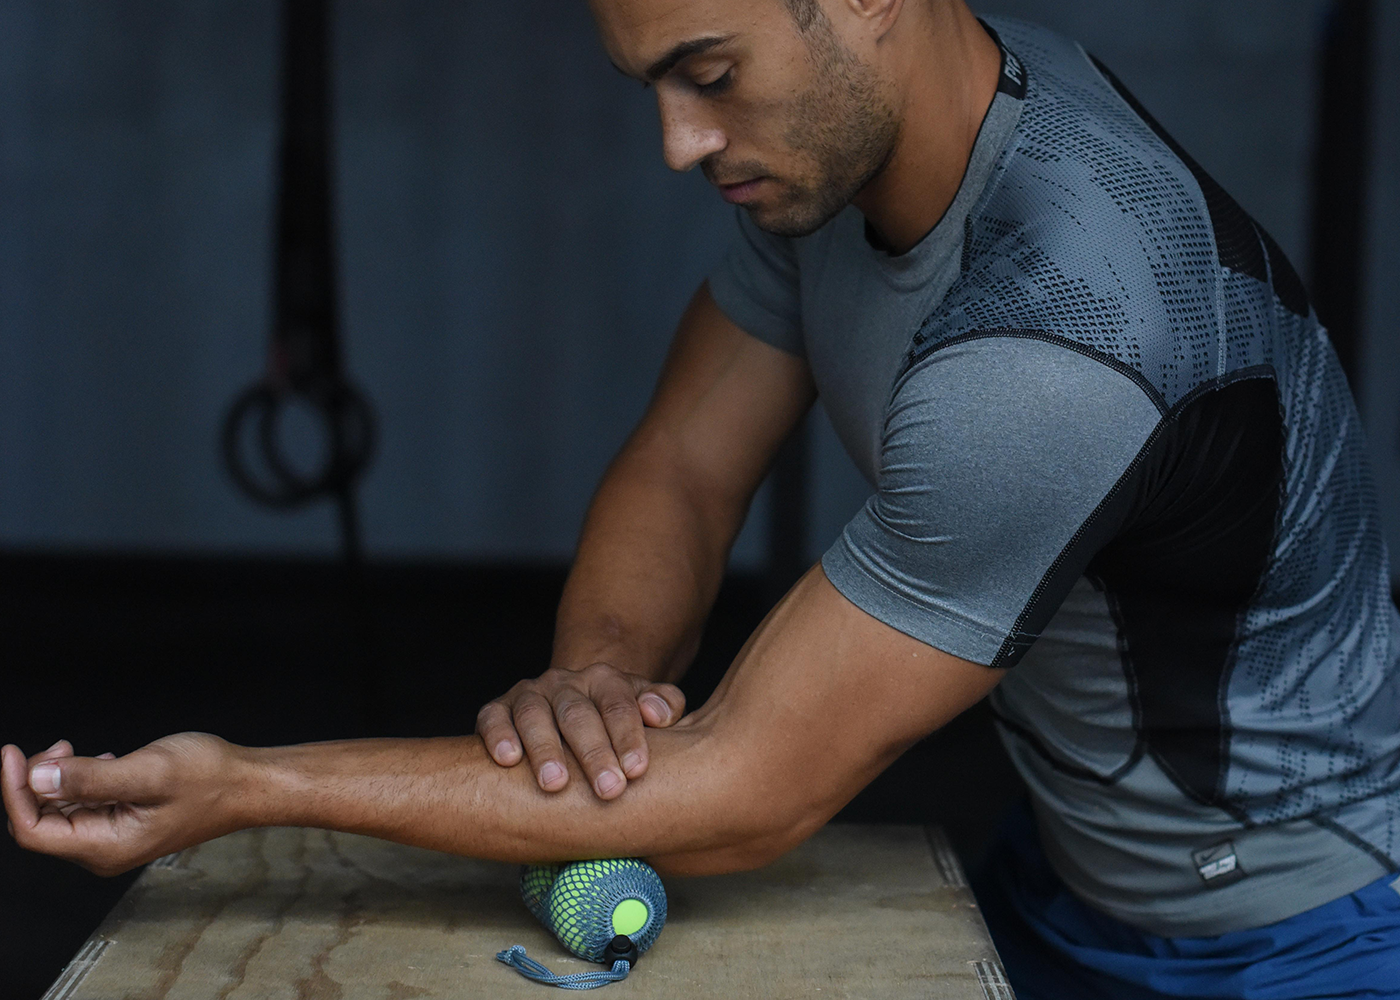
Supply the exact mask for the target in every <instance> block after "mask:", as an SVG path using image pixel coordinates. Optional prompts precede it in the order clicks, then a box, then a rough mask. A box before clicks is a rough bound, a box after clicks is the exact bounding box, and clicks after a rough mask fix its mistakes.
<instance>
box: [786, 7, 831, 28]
mask: <svg viewBox="0 0 1400 1000" xmlns="http://www.w3.org/2000/svg"><path fill="white" fill-rule="evenodd" d="M783 5H784V6H785V7H787V9H788V13H790V14H791V15H792V19H793V20H794V21H796V22H797V28H798V30H799V31H806V30H807V29H808V28H810V27H811V26H812V25H814V24H816V23H817V21H818V20H820V19H821V18H823V17H825V16H826V12H825V11H823V10H822V5H821V0H783Z"/></svg>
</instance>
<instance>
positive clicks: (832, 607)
mask: <svg viewBox="0 0 1400 1000" xmlns="http://www.w3.org/2000/svg"><path fill="white" fill-rule="evenodd" d="M1000 676H1001V675H1000V672H997V671H992V670H989V669H987V668H985V667H981V666H977V665H975V664H972V663H968V662H966V661H963V660H959V659H957V658H955V657H951V656H948V655H947V654H944V653H941V652H939V651H937V650H935V649H932V648H931V647H929V646H926V645H924V644H922V643H920V642H918V641H916V640H914V639H911V638H909V637H908V636H905V635H903V634H901V633H899V632H896V631H895V630H893V629H891V628H889V627H888V626H886V625H884V624H882V623H880V622H879V621H877V620H876V619H874V618H871V617H870V616H868V615H866V614H865V613H864V612H862V611H860V610H859V609H858V608H856V607H855V606H854V605H852V604H851V603H850V602H849V601H847V600H846V599H845V598H844V597H842V596H841V594H840V593H839V592H838V591H836V589H835V588H834V587H832V586H831V584H830V583H829V582H828V581H827V580H826V578H825V576H823V575H822V573H821V570H820V569H819V568H816V569H813V570H812V571H811V572H810V573H808V574H807V576H806V577H804V579H803V580H802V581H801V582H800V583H799V584H798V585H797V587H796V588H794V590H793V591H792V593H790V594H789V595H788V597H787V598H785V599H784V600H783V602H782V603H781V604H779V606H778V607H777V608H776V609H775V610H774V612H773V613H772V614H771V615H770V616H769V617H768V619H767V620H766V621H765V622H764V624H763V625H762V626H761V627H760V628H759V630H758V631H757V632H756V633H755V634H754V636H753V637H752V638H751V639H750V641H749V643H748V645H747V646H746V647H745V648H744V650H743V652H742V653H741V654H740V655H739V657H738V659H737V660H736V661H735V662H734V664H733V666H732V667H731V668H730V671H729V673H728V674H727V675H726V677H725V680H724V682H723V683H722V684H721V686H720V689H719V690H718V691H717V692H716V693H715V695H714V697H713V698H712V699H711V700H710V701H709V702H708V703H707V704H706V705H705V706H704V707H703V708H702V709H700V710H699V711H697V712H695V713H694V714H693V715H691V716H689V717H687V718H686V719H685V720H683V722H682V723H680V724H678V725H676V726H675V727H673V728H671V729H667V730H663V731H660V732H657V733H655V734H654V735H653V737H652V739H653V741H654V756H653V760H652V767H651V770H650V772H649V773H648V774H647V776H646V777H645V778H644V779H641V780H638V781H636V782H635V783H634V786H633V787H632V789H631V790H630V791H629V793H628V795H626V796H625V797H623V798H621V799H617V800H615V801H611V802H604V801H601V800H599V799H598V798H597V797H596V796H595V795H593V793H592V792H591V791H590V790H589V789H588V788H586V787H584V785H583V783H582V782H575V783H573V785H572V786H571V787H570V788H569V789H568V790H567V791H566V792H564V793H561V794H549V793H545V792H543V791H542V790H541V789H540V788H539V787H538V786H537V785H536V783H535V781H534V780H533V778H532V776H531V775H529V774H528V773H526V772H525V771H524V770H523V769H520V768H515V769H504V768H500V767H498V766H497V765H496V764H494V763H493V762H492V761H491V760H490V759H489V757H488V756H487V755H486V752H485V749H484V747H483V745H482V743H481V741H480V740H479V739H477V738H476V737H461V738H449V739H440V740H370V741H353V742H344V743H323V744H309V745H305V746H299V747H287V748H276V749H268V750H250V749H246V748H240V747H233V746H230V745H229V744H226V743H223V742H222V741H219V740H217V739H215V738H213V737H203V736H195V735H186V736H182V737H173V738H169V739H167V740H164V741H159V742H158V743H156V744H153V745H152V746H151V747H148V748H146V749H143V750H139V751H137V752H136V753H133V754H130V755H128V756H126V757H122V758H119V759H117V760H112V761H100V760H95V759H89V758H76V757H63V758H62V759H52V758H50V759H48V760H44V761H36V762H27V761H25V759H24V758H23V756H22V755H21V754H20V752H19V751H18V750H17V749H16V748H15V747H6V748H5V749H4V771H3V791H4V799H5V807H6V810H7V812H8V814H9V817H10V824H11V829H12V831H13V834H14V836H15V839H16V840H17V841H18V842H19V843H20V845H21V846H23V847H26V848H28V849H30V850H36V851H42V852H44V853H48V854H54V855H58V856H60V857H66V858H69V859H70V860H73V861H76V862H78V863H80V864H83V865H85V866H86V867H89V868H91V869H93V870H95V871H98V872H100V873H104V874H115V873H117V872H120V871H123V870H125V869H127V868H130V867H132V866H134V865H137V864H141V863H143V862H146V861H150V860H152V859H153V858H156V857H159V856H161V855H163V854H167V853H170V852H171V851H174V850H178V849H180V848H183V847H187V846H190V845H192V844H194V843H198V842H200V841H203V840H206V839H209V838H211V837H215V836H219V835H221V834H223V833H227V832H230V831H232V830H236V829H239V828H243V827H251V826H264V825H304V826H314V827H323V828H329V829H336V830H344V831H350V832H357V833H366V834H371V835H373V836H377V837H382V838H385V839H388V840H394V841H398V842H401V843H407V844H415V845H419V846H423V847H429V848H434V849H438V850H443V851H449V852H453V853H457V854H464V855H470V856H474V857H482V858H494V859H499V860H505V861H547V860H567V859H575V858H584V857H601V856H626V855H640V856H645V857H649V858H651V859H652V860H653V861H654V862H655V863H656V864H657V865H658V866H659V867H660V868H661V869H662V870H663V871H669V872H673V873H689V874H699V873H714V872H723V871H734V870H740V869H744V868H750V867H755V866H758V865H761V864H764V863H766V862H767V861H769V860H771V859H772V858H774V857H777V856H778V855H780V854H781V853H783V852H784V851H786V850H788V849H790V848H791V847H793V846H795V845H796V844H798V843H800V842H801V841H802V840H803V839H805V838H806V837H807V836H809V835H810V834H811V833H813V832H814V831H815V830H817V829H818V828H819V827H820V826H821V825H822V824H823V823H825V822H826V820H827V819H829V818H830V817H831V815H832V814H833V813H835V812H836V810H837V809H839V808H840V807H841V806H842V805H843V804H844V803H845V802H847V801H848V800H849V799H850V798H851V797H852V796H853V795H854V794H855V793H856V792H857V791H859V790H860V789H861V788H862V787H864V785H865V784H867V783H868V782H869V781H870V780H871V779H872V778H873V777H874V776H875V775H876V774H878V773H879V772H880V771H881V770H882V769H883V768H884V767H886V766H887V765H888V764H889V763H890V762H891V761H893V760H894V759H895V757H897V756H898V755H899V754H900V753H901V752H903V750H904V749H906V748H907V747H908V746H909V745H910V744H912V743H913V742H914V741H916V740H918V739H919V738H920V737H922V736H924V735H925V734H927V733H929V732H931V731H932V730H933V729H936V728H937V727H938V726H940V725H942V724H943V723H944V722H946V721H948V720H949V719H951V718H953V716H955V715H957V714H958V713H959V712H961V711H962V710H963V709H964V708H966V707H967V706H969V705H971V704H973V703H974V702H976V701H977V700H979V699H980V698H982V697H983V696H984V695H985V694H986V693H987V692H988V691H989V690H990V689H991V688H992V687H993V686H994V685H995V684H996V682H997V681H998V680H999V679H1000ZM569 765H570V766H571V767H576V766H577V765H576V764H574V763H573V762H572V761H569ZM112 801H115V802H116V804H115V805H113V804H110V803H111V802H112ZM75 802H76V803H83V802H88V803H94V804H93V805H91V806H82V805H66V806H63V807H61V808H60V807H59V806H58V805H57V804H58V803H75Z"/></svg>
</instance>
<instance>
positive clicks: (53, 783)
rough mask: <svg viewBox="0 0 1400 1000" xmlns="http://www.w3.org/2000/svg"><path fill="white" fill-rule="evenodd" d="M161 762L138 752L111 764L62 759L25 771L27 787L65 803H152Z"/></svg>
mask: <svg viewBox="0 0 1400 1000" xmlns="http://www.w3.org/2000/svg"><path fill="white" fill-rule="evenodd" d="M163 764H164V762H163V761H159V760H156V759H153V758H152V757H151V756H149V755H143V754H141V753H140V752H139V751H138V752H137V753H134V754H128V755H127V756H125V757H119V758H117V759H115V760H113V759H107V760H102V759H99V758H94V757H65V758H63V759H62V760H49V761H44V762H43V763H40V764H35V765H34V766H33V767H31V768H30V769H29V787H30V788H31V789H33V790H34V793H35V794H36V795H38V796H40V797H42V798H45V799H62V800H64V801H67V802H130V803H134V804H142V803H150V802H154V801H156V800H157V799H158V798H159V797H160V795H159V789H160V788H161V786H162V784H163V782H162V781H161V780H160V776H161V774H162V773H163V771H164V767H163Z"/></svg>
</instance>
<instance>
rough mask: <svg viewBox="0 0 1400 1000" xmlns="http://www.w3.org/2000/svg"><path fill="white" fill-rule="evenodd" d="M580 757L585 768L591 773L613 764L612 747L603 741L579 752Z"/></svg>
mask: <svg viewBox="0 0 1400 1000" xmlns="http://www.w3.org/2000/svg"><path fill="white" fill-rule="evenodd" d="M578 759H579V763H580V764H582V765H583V767H584V770H586V771H588V772H590V773H592V772H594V771H601V770H603V769H604V768H607V767H611V766H612V764H613V752H612V747H610V746H608V745H607V744H603V743H599V744H595V745H594V746H591V747H588V748H586V749H585V750H583V751H582V752H581V753H579V755H578Z"/></svg>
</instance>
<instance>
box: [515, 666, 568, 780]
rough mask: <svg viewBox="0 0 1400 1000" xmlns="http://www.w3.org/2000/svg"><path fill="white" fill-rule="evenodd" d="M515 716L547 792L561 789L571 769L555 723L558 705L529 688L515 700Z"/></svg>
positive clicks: (516, 726)
mask: <svg viewBox="0 0 1400 1000" xmlns="http://www.w3.org/2000/svg"><path fill="white" fill-rule="evenodd" d="M514 718H515V729H516V732H518V733H519V734H520V741H521V743H522V744H524V747H525V755H526V756H527V757H529V758H530V769H531V770H532V771H534V772H535V780H536V781H537V782H539V786H540V787H541V788H543V789H544V790H545V791H546V792H557V791H560V790H561V789H562V788H563V787H564V786H565V785H567V784H568V783H569V769H568V768H567V767H566V766H565V765H564V746H563V744H562V743H560V742H559V730H558V729H557V728H555V725H554V707H553V706H552V705H551V704H550V703H549V702H548V701H546V700H545V698H544V696H542V695H541V694H539V692H537V691H525V692H523V693H522V694H521V695H520V696H519V697H517V698H516V700H515V705H514Z"/></svg>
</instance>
